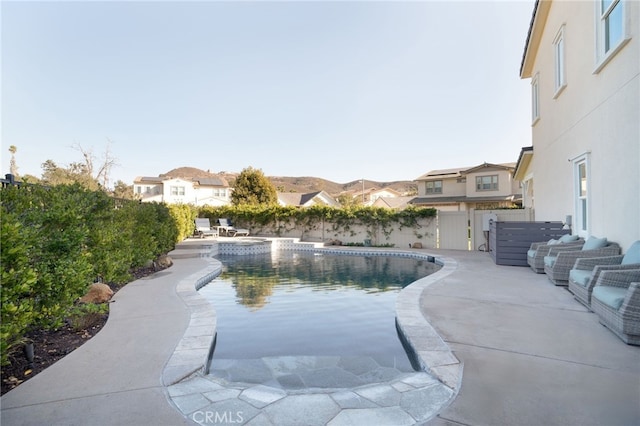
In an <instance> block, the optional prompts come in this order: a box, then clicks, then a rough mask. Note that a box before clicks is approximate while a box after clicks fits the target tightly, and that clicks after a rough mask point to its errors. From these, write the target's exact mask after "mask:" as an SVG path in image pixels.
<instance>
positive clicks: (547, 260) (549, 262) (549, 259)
mask: <svg viewBox="0 0 640 426" xmlns="http://www.w3.org/2000/svg"><path fill="white" fill-rule="evenodd" d="M555 263H556V257H555V256H545V257H544V266H549V267H552V266H553V265H555Z"/></svg>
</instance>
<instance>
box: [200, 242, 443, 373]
mask: <svg viewBox="0 0 640 426" xmlns="http://www.w3.org/2000/svg"><path fill="white" fill-rule="evenodd" d="M218 259H219V260H220V261H221V262H222V263H223V265H224V268H223V273H222V274H221V275H220V276H219V277H218V278H217V279H215V280H213V281H212V282H211V283H209V284H208V285H206V286H205V287H203V288H202V289H200V293H201V294H202V295H203V296H204V297H206V298H207V299H208V300H210V301H211V303H212V304H213V306H214V307H215V309H216V312H217V318H218V319H217V337H216V343H215V350H214V354H213V360H212V364H211V367H212V369H213V370H215V369H216V368H218V369H220V368H223V367H224V365H228V364H226V363H227V361H228V360H255V359H265V358H269V357H298V359H301V358H300V357H305V356H306V357H309V356H313V357H325V358H327V357H342V359H346V358H348V357H352V358H358V357H359V358H362V357H369V358H371V359H373V360H374V361H375V362H376V363H377V364H378V365H380V366H383V367H392V368H394V369H396V370H398V371H413V367H412V365H411V362H410V360H409V358H408V356H407V353H406V351H405V349H404V347H403V345H402V342H401V340H400V338H399V336H398V334H397V331H396V327H395V299H396V297H397V294H398V292H399V291H400V290H401V289H402V288H403V287H405V286H407V285H408V284H410V283H412V282H413V281H415V280H417V279H419V278H421V277H424V276H426V275H429V274H431V273H432V272H434V271H436V270H437V269H438V266H436V265H435V264H433V263H432V262H429V261H427V260H426V259H415V258H407V257H396V256H353V255H335V254H321V253H309V252H291V251H274V252H272V253H271V254H263V255H250V256H226V255H221V256H218Z"/></svg>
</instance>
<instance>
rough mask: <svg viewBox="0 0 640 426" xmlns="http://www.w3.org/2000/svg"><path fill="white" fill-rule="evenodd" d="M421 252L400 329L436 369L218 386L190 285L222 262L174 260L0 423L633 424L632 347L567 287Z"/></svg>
mask: <svg viewBox="0 0 640 426" xmlns="http://www.w3.org/2000/svg"><path fill="white" fill-rule="evenodd" d="M419 251H420V252H429V253H430V254H433V255H435V256H437V257H440V258H443V259H446V264H447V267H446V268H443V269H445V270H444V271H442V273H440V274H438V273H437V274H435V275H434V276H432V277H431V278H429V279H427V280H425V281H423V282H418V283H417V284H418V285H413V286H411V287H409V288H408V289H407V290H408V292H407V293H406V295H408V296H406V295H403V297H404V298H405V299H407V300H406V301H405V302H406V303H408V304H409V305H411V303H412V302H411V301H412V300H413V301H414V302H415V306H416V310H417V312H416V314H415V315H413V314H411V315H406V318H405V321H406V322H405V327H406V328H407V329H408V330H409V331H410V333H409V334H410V336H409V337H410V340H411V339H414V341H412V344H413V345H414V347H416V348H417V350H418V351H419V352H420V354H421V356H422V359H423V361H428V362H433V363H434V364H433V365H428V366H427V367H429V369H430V374H425V373H415V375H413V376H412V377H409V376H405V375H403V374H401V373H397V374H395V373H394V375H390V376H389V377H387V378H386V379H388V380H387V381H385V380H383V379H381V382H380V383H365V384H363V385H362V386H356V387H354V388H353V389H342V390H332V391H326V392H318V391H317V389H316V391H314V392H305V391H304V390H303V389H302V391H301V392H299V391H300V390H301V388H300V387H299V388H298V389H294V390H295V391H296V392H292V389H291V388H290V387H287V386H283V388H282V389H280V390H278V389H277V388H276V387H269V386H265V385H264V384H258V383H254V384H253V385H252V386H248V387H247V388H245V389H235V390H234V389H232V388H229V387H225V386H223V385H221V384H220V382H218V383H216V382H215V381H216V380H217V379H215V377H213V376H204V375H202V374H200V373H198V371H199V367H201V366H202V364H203V361H204V358H206V355H207V352H208V347H207V345H206V341H207V339H210V336H211V335H212V329H213V330H214V329H215V313H213V312H211V310H210V307H209V306H208V304H207V303H202V300H200V298H198V297H197V294H196V295H194V294H193V293H195V290H193V289H192V287H193V284H194V282H195V281H197V276H207V275H210V274H214V273H215V272H216V268H217V265H216V262H215V261H214V260H212V259H208V258H185V259H176V260H175V264H174V266H173V267H172V268H170V269H168V270H166V271H163V272H161V273H158V274H156V275H154V276H153V277H148V278H145V279H142V280H138V281H135V282H133V283H130V284H129V285H127V286H126V287H124V288H123V289H122V290H120V291H119V292H118V293H117V294H116V295H115V298H114V300H115V301H114V303H113V304H112V307H111V314H110V318H109V321H108V323H107V324H106V326H105V328H104V329H103V331H102V332H100V333H99V334H98V335H97V336H96V337H94V338H93V339H91V340H90V341H89V342H87V343H86V344H85V345H83V346H82V347H81V348H79V349H78V350H76V351H74V352H73V353H71V354H70V355H68V356H67V357H65V358H64V359H62V360H61V361H59V362H58V363H56V364H54V365H53V366H51V367H50V368H48V369H47V370H45V371H44V372H42V373H40V374H39V375H37V376H36V377H34V378H32V379H31V380H29V381H27V382H25V383H23V384H22V385H21V386H19V387H18V388H16V389H14V390H13V391H11V392H9V393H7V394H6V395H4V396H3V397H2V399H1V403H2V417H1V420H2V423H3V424H7V425H41V424H42V425H44V424H46V425H76V424H77V425H130V424H140V425H180V424H184V425H188V424H195V422H198V423H200V424H224V423H225V422H226V423H227V424H251V425H257V424H264V425H276V424H278V425H280V424H353V425H359V424H363V425H370V424H389V425H396V424H430V425H436V426H441V425H460V424H466V425H496V424H504V425H541V424H544V425H560V424H576V425H589V424H593V425H604V424H606V425H631V424H639V423H640V404H639V401H640V348H639V347H633V346H628V345H625V344H624V343H623V342H622V341H620V340H619V339H618V338H617V337H616V336H615V335H613V333H611V332H610V331H609V330H607V329H606V328H605V327H603V326H601V325H600V324H599V323H598V320H597V317H596V316H595V315H594V314H593V313H590V312H588V311H587V310H586V309H585V308H584V307H582V305H580V304H579V303H578V302H576V301H575V300H574V299H573V298H572V296H571V294H570V293H569V292H568V291H566V290H565V289H564V288H558V287H556V286H554V285H552V284H551V283H549V282H548V280H547V278H546V276H544V275H536V274H534V273H533V272H532V271H531V270H530V269H528V268H520V267H504V266H496V265H495V264H493V262H492V261H491V258H490V257H489V255H488V254H487V253H482V252H458V251H434V250H419ZM190 287H191V288H190ZM403 293H404V291H403ZM399 299H400V298H399ZM405 302H402V301H399V303H401V304H402V303H405ZM409 305H406V306H405V308H407V306H409ZM421 321H424V322H423V323H422V322H421ZM212 324H213V325H212ZM418 324H425V325H424V326H421V325H418ZM424 329H428V330H433V331H434V332H435V333H437V335H436V336H434V335H432V334H430V333H426V334H425V333H424ZM411 333H414V335H413V336H411ZM420 336H422V337H420ZM440 338H441V339H440ZM416 339H418V341H416ZM419 339H423V341H419ZM209 341H210V340H209ZM434 344H435V346H434ZM449 349H450V351H449ZM445 353H448V354H449V355H448V356H442V355H443V354H445ZM339 367H340V368H342V369H343V370H349V369H351V371H354V370H353V369H354V368H356V369H358V368H359V366H358V364H357V363H355V364H352V365H349V363H345V362H342V364H340V365H339ZM374 367H375V366H373V367H371V368H374ZM294 368H295V365H294ZM334 371H337V370H334ZM338 376H340V375H338ZM300 377H304V376H300ZM216 404H219V405H217V406H216ZM214 406H216V407H217V408H213V410H216V412H215V413H214V412H213V411H210V410H209V409H210V408H211V407H214ZM238 407H241V408H238ZM208 410H209V411H208ZM243 410H244V411H243ZM239 412H242V414H241V415H240V417H238V413H239ZM196 413H197V415H196ZM208 413H209V414H211V415H210V416H208ZM216 414H217V416H216ZM223 415H224V416H223ZM207 416H208V417H207ZM223 417H224V418H223Z"/></svg>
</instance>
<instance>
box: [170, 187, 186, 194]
mask: <svg viewBox="0 0 640 426" xmlns="http://www.w3.org/2000/svg"><path fill="white" fill-rule="evenodd" d="M171 195H174V196H180V195H184V186H172V187H171Z"/></svg>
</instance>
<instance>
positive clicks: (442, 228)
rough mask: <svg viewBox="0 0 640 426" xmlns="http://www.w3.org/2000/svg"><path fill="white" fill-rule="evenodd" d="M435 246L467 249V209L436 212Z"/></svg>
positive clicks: (449, 248)
mask: <svg viewBox="0 0 640 426" xmlns="http://www.w3.org/2000/svg"><path fill="white" fill-rule="evenodd" d="M436 241H437V248H439V249H448V250H469V215H468V212H467V211H461V212H446V211H444V212H443V211H439V212H438V229H437V240H436Z"/></svg>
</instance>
